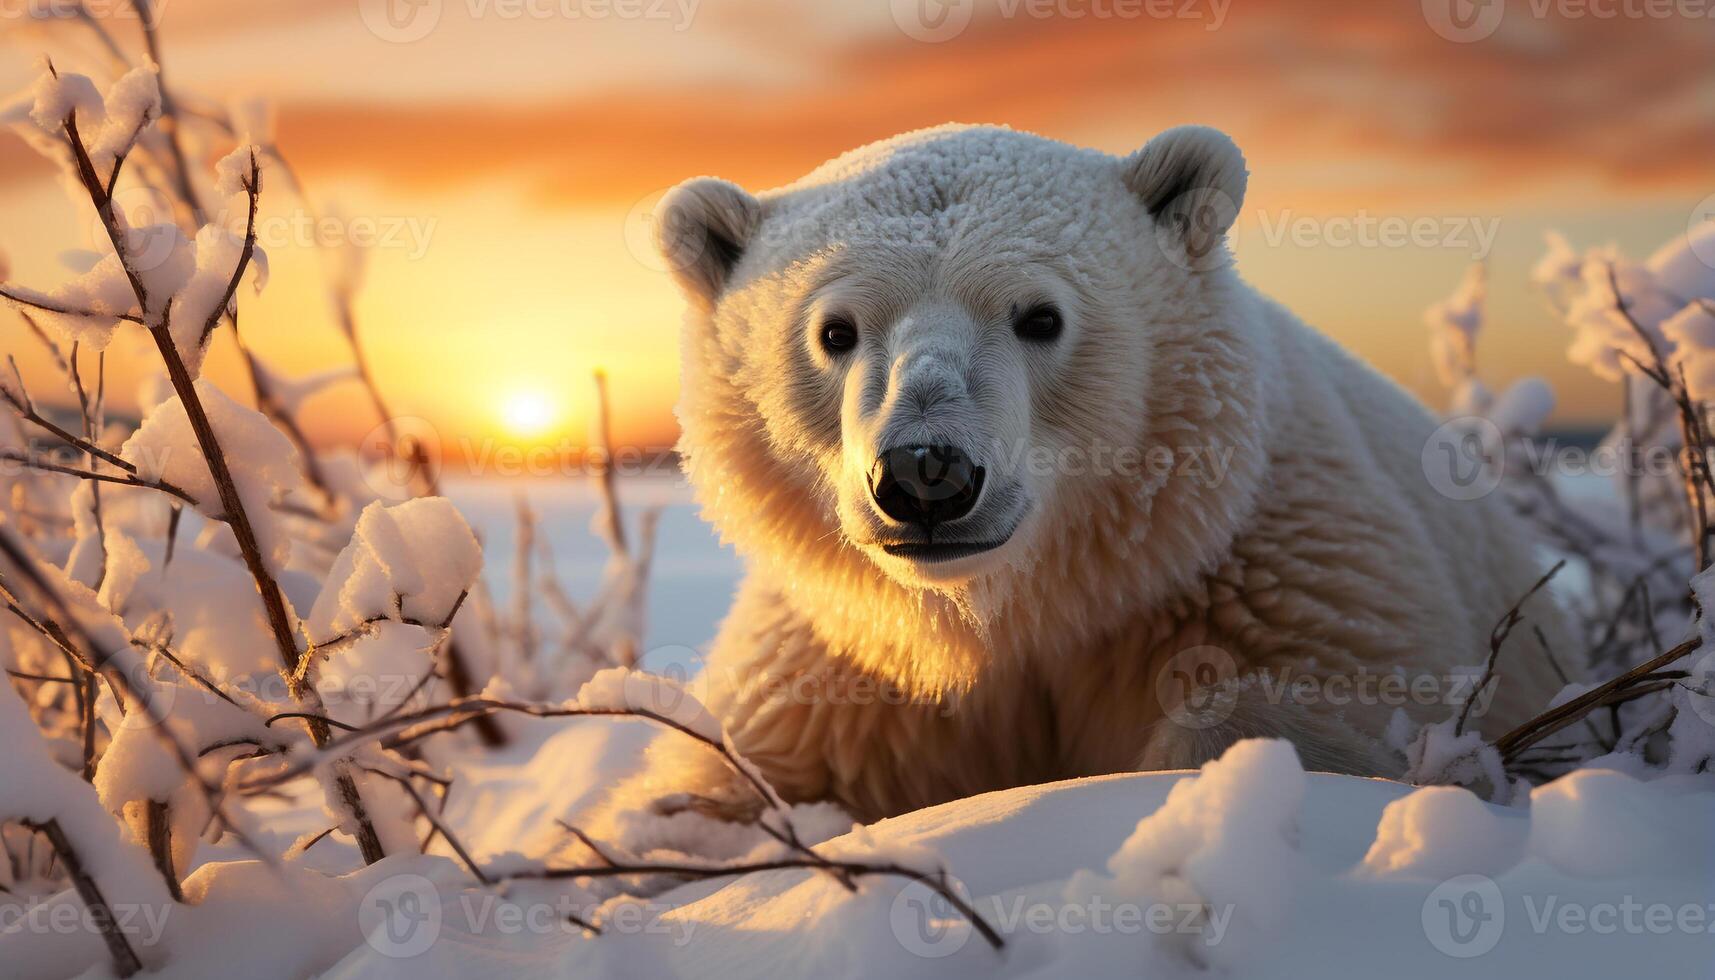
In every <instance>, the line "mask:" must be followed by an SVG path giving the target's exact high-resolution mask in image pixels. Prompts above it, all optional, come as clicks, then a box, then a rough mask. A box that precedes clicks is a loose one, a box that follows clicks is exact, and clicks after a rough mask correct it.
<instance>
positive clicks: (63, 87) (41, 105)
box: [30, 71, 106, 133]
mask: <svg viewBox="0 0 1715 980" xmlns="http://www.w3.org/2000/svg"><path fill="white" fill-rule="evenodd" d="M32 92H33V94H34V96H35V102H34V104H33V105H32V106H31V108H30V120H31V121H32V122H34V123H35V124H36V125H37V127H39V128H41V129H42V130H44V131H47V132H54V133H57V132H59V131H60V130H61V129H62V128H63V127H64V126H65V121H66V118H67V117H68V116H70V115H71V114H72V113H74V112H75V113H77V114H78V117H79V120H80V125H81V122H82V121H83V120H86V119H90V118H94V119H96V120H99V119H100V117H101V116H102V114H104V112H105V111H106V110H105V109H104V107H103V103H102V98H101V92H100V91H99V90H98V89H96V87H95V83H94V82H92V81H90V80H89V76H87V75H79V74H77V73H75V72H60V73H59V74H58V75H57V76H56V75H54V74H53V73H51V72H48V71H43V72H42V73H41V74H40V75H39V76H37V78H36V84H35V88H34V89H33V90H32Z"/></svg>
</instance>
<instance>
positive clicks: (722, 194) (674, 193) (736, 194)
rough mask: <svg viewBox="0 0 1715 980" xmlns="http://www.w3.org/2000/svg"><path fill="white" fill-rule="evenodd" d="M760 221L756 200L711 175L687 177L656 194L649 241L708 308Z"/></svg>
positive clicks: (690, 292)
mask: <svg viewBox="0 0 1715 980" xmlns="http://www.w3.org/2000/svg"><path fill="white" fill-rule="evenodd" d="M761 220H762V204H761V202H759V201H757V199H756V198H754V197H752V196H750V194H749V193H747V192H746V191H745V189H744V188H742V187H740V186H738V185H737V184H734V183H732V182H731V181H727V180H720V179H718V178H715V177H697V178H695V179H693V180H687V181H685V182H684V183H683V184H680V185H679V186H678V187H675V188H673V189H672V190H670V191H668V192H667V196H666V197H663V198H662V199H661V206H660V210H659V212H658V217H657V218H656V221H655V244H656V247H657V248H659V249H660V250H661V256H662V257H663V258H664V259H666V261H667V268H668V270H669V271H671V272H672V273H673V278H674V279H676V280H678V282H679V286H680V287H681V288H682V289H684V291H685V295H686V296H688V297H689V298H690V299H691V300H692V301H693V302H696V303H699V304H701V305H702V306H703V307H704V308H708V307H712V306H713V305H714V303H715V300H716V299H717V298H719V297H720V294H721V291H722V290H724V289H725V288H726V285H727V280H728V279H729V278H731V276H732V270H733V267H735V266H737V265H738V260H739V259H740V258H742V257H743V256H744V250H745V248H746V247H747V246H748V245H749V244H750V239H751V237H752V236H753V235H755V234H756V226H757V224H758V223H759V222H760V221H761Z"/></svg>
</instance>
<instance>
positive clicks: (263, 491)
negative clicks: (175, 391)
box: [119, 380, 302, 571]
mask: <svg viewBox="0 0 1715 980" xmlns="http://www.w3.org/2000/svg"><path fill="white" fill-rule="evenodd" d="M196 391H197V397H198V399H199V400H200V401H201V402H202V404H203V407H204V408H205V409H206V410H207V411H208V417H209V424H210V425H212V426H213V427H214V432H215V436H216V437H217V438H218V440H219V442H220V445H221V447H222V448H223V449H224V451H225V453H226V456H227V462H228V464H229V466H230V467H231V470H232V479H233V482H234V483H235V484H236V485H237V488H238V494H239V498H240V502H241V503H242V504H243V506H244V510H245V512H246V513H247V514H249V516H250V523H251V525H252V526H253V527H254V528H255V531H256V538H257V542H258V543H259V544H260V545H261V547H262V553H263V557H264V558H265V559H266V560H267V561H268V562H269V563H270V565H271V567H272V568H273V569H275V570H276V571H278V570H279V569H280V568H282V567H284V565H285V564H286V561H287V559H288V558H289V557H290V556H291V550H292V543H291V539H290V537H289V536H288V534H287V529H286V527H285V526H284V525H283V522H282V521H281V520H280V519H279V518H278V516H277V515H275V513H274V512H273V510H272V509H271V505H272V504H273V502H274V500H275V498H276V496H277V495H281V494H284V493H289V492H290V491H292V490H294V489H296V488H297V486H298V484H299V483H300V482H301V480H302V477H301V474H300V473H299V471H298V454H297V451H296V450H295V449H293V448H292V443H291V440H289V439H287V438H286V437H285V436H284V435H283V434H281V432H280V430H279V429H276V428H274V426H273V425H272V424H270V423H269V421H268V419H267V418H266V417H264V416H263V415H262V414H261V413H259V412H256V411H253V410H251V409H248V408H245V407H244V406H243V405H240V404H238V403H237V402H235V401H233V400H232V399H230V398H228V397H227V396H226V395H225V393H223V392H222V391H221V390H220V389H219V388H216V387H215V386H214V385H213V384H212V383H210V382H208V381H206V380H199V381H197V382H196ZM119 454H120V456H121V457H123V458H124V459H125V460H126V461H127V462H129V463H131V464H132V465H134V466H136V467H137V473H138V475H139V476H140V477H142V478H144V479H147V480H154V481H161V482H165V483H169V484H172V485H173V486H175V487H178V488H180V489H182V490H184V491H185V492H186V493H188V494H189V495H190V496H191V498H192V499H194V500H195V501H196V502H197V509H198V510H199V511H201V512H202V513H203V514H204V515H205V516H207V517H210V518H213V519H215V520H221V519H223V518H224V517H225V516H226V515H225V507H224V506H223V505H222V503H221V500H220V493H219V491H218V489H217V488H216V487H215V482H214V478H213V476H211V475H210V473H209V468H208V463H207V461H205V460H204V459H203V455H202V450H201V449H200V448H199V443H198V441H197V438H196V434H195V432H193V431H192V429H191V422H190V419H189V417H188V416H187V415H186V413H185V409H184V405H183V404H182V403H181V402H180V401H179V399H178V398H177V397H176V396H175V397H173V398H170V399H168V400H167V401H166V402H164V403H162V404H161V406H160V407H159V408H157V409H155V411H153V412H151V413H150V414H149V417H148V418H146V419H144V420H143V425H142V426H141V427H140V428H138V430H137V432H136V434H134V435H133V436H132V437H131V438H130V439H127V440H126V441H125V445H124V446H123V447H121V448H120V452H119Z"/></svg>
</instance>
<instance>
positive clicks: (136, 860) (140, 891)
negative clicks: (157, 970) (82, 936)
mask: <svg viewBox="0 0 1715 980" xmlns="http://www.w3.org/2000/svg"><path fill="white" fill-rule="evenodd" d="M0 744H4V745H5V746H6V751H5V752H0V823H12V822H18V823H23V824H25V825H26V826H29V827H34V828H43V829H44V831H45V832H46V831H48V830H51V831H52V832H53V833H57V834H59V835H61V836H62V837H63V843H64V845H65V847H64V848H62V847H61V845H60V844H58V843H56V844H55V849H56V850H57V851H59V852H60V853H59V858H60V860H61V861H62V862H63V863H64V864H65V865H66V867H67V868H68V869H70V868H74V867H75V868H76V869H77V870H76V871H75V872H74V873H73V878H74V881H73V884H75V885H76V886H77V889H78V892H79V893H80V896H81V897H82V898H84V900H85V902H86V903H88V902H89V900H90V898H91V897H92V896H96V897H98V898H99V900H100V901H102V902H104V903H105V904H106V906H107V907H108V908H110V909H111V908H115V907H128V908H133V909H137V908H145V907H147V908H154V909H163V908H166V907H168V906H170V905H171V904H172V897H171V896H170V895H168V894H167V891H166V886H165V884H164V883H163V882H162V879H161V877H160V875H158V874H157V873H156V871H155V869H154V868H153V867H151V866H150V864H149V860H148V857H147V856H146V855H145V853H144V852H143V851H142V850H140V849H138V848H136V847H133V846H131V844H130V843H128V842H127V841H126V840H125V839H124V838H123V837H122V835H121V834H120V832H119V828H118V826H117V825H116V824H115V823H114V822H113V819H112V818H111V817H109V816H108V815H107V812H106V810H105V809H104V808H103V807H102V805H101V802H100V801H99V799H98V798H97V797H96V794H95V791H94V790H93V789H92V788H91V787H90V786H89V785H88V784H86V783H85V782H83V780H81V779H79V778H77V776H76V775H75V774H73V773H72V772H71V771H70V770H67V769H66V768H64V767H63V766H61V765H60V764H59V763H57V762H55V761H54V760H53V757H52V756H51V755H50V754H49V752H48V750H47V745H46V743H45V742H44V741H43V740H42V736H41V733H40V731H39V730H38V729H37V728H36V723H35V721H34V720H33V719H32V718H31V717H30V712H29V711H28V709H26V708H25V706H24V703H23V702H22V701H20V700H19V698H18V696H17V695H16V694H15V693H14V692H13V691H12V690H11V685H9V684H4V683H0ZM7 938H8V939H9V940H11V941H8V942H6V944H5V945H6V950H7V951H6V953H5V958H6V960H8V961H11V962H13V963H15V964H22V965H29V963H30V961H31V960H33V959H39V957H34V956H32V955H31V953H32V950H31V949H30V943H29V939H30V936H29V934H28V933H25V934H23V935H20V936H11V935H8V937H7ZM109 945H110V946H111V947H113V955H114V959H115V963H116V965H117V966H118V967H119V969H120V973H121V975H127V974H129V973H130V972H132V971H134V970H135V968H136V963H137V960H138V959H139V958H141V960H142V962H143V963H144V964H147V963H149V962H151V960H152V957H151V953H152V951H150V950H147V949H136V948H134V947H132V945H131V944H130V943H129V942H128V941H127V940H126V939H124V938H123V937H121V936H118V935H116V934H115V935H111V936H109ZM127 953H128V954H129V956H127ZM13 957H17V960H13V959H12V958H13ZM37 966H38V967H41V968H45V965H44V964H40V963H38V964H37Z"/></svg>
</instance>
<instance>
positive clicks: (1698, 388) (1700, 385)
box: [1661, 299, 1715, 404]
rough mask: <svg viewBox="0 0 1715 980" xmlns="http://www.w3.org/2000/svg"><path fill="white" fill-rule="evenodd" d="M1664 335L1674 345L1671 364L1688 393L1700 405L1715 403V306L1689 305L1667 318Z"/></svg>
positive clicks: (1702, 301) (1701, 302)
mask: <svg viewBox="0 0 1715 980" xmlns="http://www.w3.org/2000/svg"><path fill="white" fill-rule="evenodd" d="M1661 332H1662V336H1663V337H1665V338H1667V341H1668V342H1669V343H1671V344H1672V345H1673V357H1672V358H1671V360H1670V361H1669V363H1670V364H1671V366H1672V367H1673V369H1674V370H1675V371H1676V372H1678V373H1679V374H1680V375H1681V376H1682V377H1683V378H1684V380H1685V387H1686V390H1687V392H1689V393H1690V395H1691V397H1692V398H1693V399H1695V400H1696V401H1699V402H1703V403H1705V404H1710V403H1715V302H1711V301H1709V300H1706V299H1705V300H1698V301H1696V302H1694V303H1690V304H1688V305H1687V306H1686V307H1685V309H1683V310H1680V311H1679V312H1678V313H1675V314H1674V315H1673V316H1671V317H1668V318H1667V320H1666V322H1664V323H1663V324H1662V325H1661Z"/></svg>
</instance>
